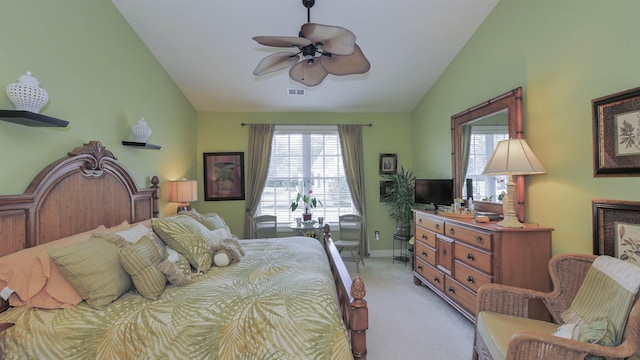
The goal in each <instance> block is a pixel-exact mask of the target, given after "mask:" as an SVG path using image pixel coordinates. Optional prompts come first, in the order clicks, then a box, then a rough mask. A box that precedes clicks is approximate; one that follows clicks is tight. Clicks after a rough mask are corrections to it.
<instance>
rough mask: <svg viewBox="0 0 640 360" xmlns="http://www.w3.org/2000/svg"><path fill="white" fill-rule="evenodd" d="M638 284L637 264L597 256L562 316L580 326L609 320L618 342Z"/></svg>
mask: <svg viewBox="0 0 640 360" xmlns="http://www.w3.org/2000/svg"><path fill="white" fill-rule="evenodd" d="M638 287H640V266H637V265H633V264H631V263H629V262H626V261H622V260H620V259H617V258H613V257H610V256H606V255H602V256H599V257H598V258H597V259H596V260H595V261H594V262H593V265H591V268H589V271H588V272H587V275H586V276H585V279H584V282H583V283H582V285H581V286H580V289H578V293H577V294H576V297H575V298H574V299H573V302H572V303H571V306H570V307H569V309H567V310H566V311H565V312H563V313H562V314H561V318H562V320H563V321H564V322H566V323H577V324H579V325H580V326H581V327H582V328H586V327H588V326H589V325H591V324H592V323H593V322H595V321H600V320H609V321H611V324H612V325H613V327H614V328H615V334H616V338H615V343H614V344H613V345H617V344H619V343H620V341H621V339H622V333H623V331H624V326H625V324H626V323H627V318H628V317H629V311H630V310H631V306H632V305H633V298H634V297H635V294H636V293H637V292H638Z"/></svg>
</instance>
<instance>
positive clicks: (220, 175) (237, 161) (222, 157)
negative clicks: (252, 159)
mask: <svg viewBox="0 0 640 360" xmlns="http://www.w3.org/2000/svg"><path fill="white" fill-rule="evenodd" d="M203 163H204V200H205V201H220V200H244V153H243V152H212V153H203Z"/></svg>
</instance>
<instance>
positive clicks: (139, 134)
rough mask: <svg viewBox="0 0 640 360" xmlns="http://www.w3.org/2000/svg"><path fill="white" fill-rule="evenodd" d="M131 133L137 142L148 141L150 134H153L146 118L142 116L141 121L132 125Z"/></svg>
mask: <svg viewBox="0 0 640 360" xmlns="http://www.w3.org/2000/svg"><path fill="white" fill-rule="evenodd" d="M131 133H132V134H133V137H134V138H135V139H136V141H137V142H141V143H146V142H147V140H148V139H149V136H151V128H150V127H149V125H147V122H146V121H145V120H144V118H140V121H138V123H137V124H135V125H134V126H133V127H131Z"/></svg>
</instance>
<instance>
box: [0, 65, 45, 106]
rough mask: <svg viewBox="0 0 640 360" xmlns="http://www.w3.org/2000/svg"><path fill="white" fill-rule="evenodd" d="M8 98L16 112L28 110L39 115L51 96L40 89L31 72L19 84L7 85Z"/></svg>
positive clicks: (19, 80) (23, 76) (20, 79)
mask: <svg viewBox="0 0 640 360" xmlns="http://www.w3.org/2000/svg"><path fill="white" fill-rule="evenodd" d="M7 96H8V97H9V100H11V102H12V103H13V105H14V106H15V107H16V110H26V111H31V112H33V113H39V112H40V109H42V107H43V106H45V105H46V104H47V102H49V94H48V93H47V91H46V90H44V89H43V88H41V87H40V83H39V82H38V80H37V79H36V78H34V77H33V76H31V71H27V73H26V74H24V75H22V76H20V77H19V78H18V82H15V83H13V84H9V85H7Z"/></svg>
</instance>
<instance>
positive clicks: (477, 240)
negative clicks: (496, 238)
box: [476, 236, 484, 244]
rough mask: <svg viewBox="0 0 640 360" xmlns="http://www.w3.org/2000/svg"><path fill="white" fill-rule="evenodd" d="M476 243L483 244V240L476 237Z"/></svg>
mask: <svg viewBox="0 0 640 360" xmlns="http://www.w3.org/2000/svg"><path fill="white" fill-rule="evenodd" d="M476 242H477V243H478V244H482V243H483V242H484V239H482V236H478V237H477V238H476Z"/></svg>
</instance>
